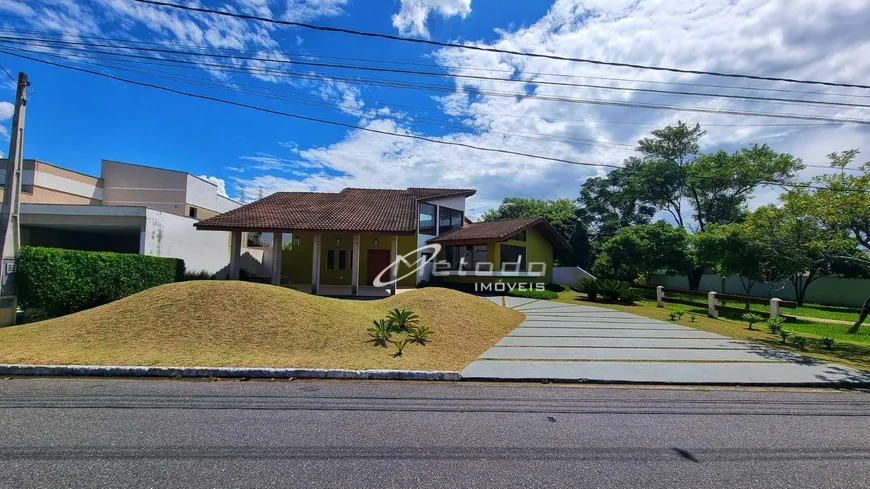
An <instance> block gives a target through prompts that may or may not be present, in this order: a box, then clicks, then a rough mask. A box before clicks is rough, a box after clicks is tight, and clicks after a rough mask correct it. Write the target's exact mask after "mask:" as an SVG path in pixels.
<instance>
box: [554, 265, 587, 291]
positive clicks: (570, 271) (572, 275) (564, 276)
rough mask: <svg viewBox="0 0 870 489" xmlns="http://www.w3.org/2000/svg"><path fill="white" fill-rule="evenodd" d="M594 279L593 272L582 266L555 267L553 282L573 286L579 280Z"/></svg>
mask: <svg viewBox="0 0 870 489" xmlns="http://www.w3.org/2000/svg"><path fill="white" fill-rule="evenodd" d="M587 278H590V279H594V278H595V276H593V275H592V274H591V273H589V272H587V271H586V270H583V269H582V268H580V267H553V283H554V284H559V285H567V286H569V287H573V286H574V284H576V283H577V281H578V280H581V279H587Z"/></svg>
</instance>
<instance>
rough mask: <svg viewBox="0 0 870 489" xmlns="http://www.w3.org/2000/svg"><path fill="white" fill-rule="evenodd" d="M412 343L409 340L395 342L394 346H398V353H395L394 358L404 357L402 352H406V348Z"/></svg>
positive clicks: (403, 339)
mask: <svg viewBox="0 0 870 489" xmlns="http://www.w3.org/2000/svg"><path fill="white" fill-rule="evenodd" d="M410 342H411V341H410V340H409V339H408V338H402V339H401V340H395V341H393V344H394V345H396V353H393V357H400V356H402V352H403V351H404V350H405V347H406V346H408V343H410Z"/></svg>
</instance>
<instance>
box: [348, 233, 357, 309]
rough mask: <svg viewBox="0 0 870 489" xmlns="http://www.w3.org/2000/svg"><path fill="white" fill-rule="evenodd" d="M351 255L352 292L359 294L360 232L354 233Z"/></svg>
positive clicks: (352, 293)
mask: <svg viewBox="0 0 870 489" xmlns="http://www.w3.org/2000/svg"><path fill="white" fill-rule="evenodd" d="M350 255H351V262H350V294H351V295H359V234H354V235H353V248H351V252H350Z"/></svg>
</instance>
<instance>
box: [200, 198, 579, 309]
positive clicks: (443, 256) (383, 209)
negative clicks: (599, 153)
mask: <svg viewBox="0 0 870 489" xmlns="http://www.w3.org/2000/svg"><path fill="white" fill-rule="evenodd" d="M475 193H476V191H475V190H472V189H441V188H408V189H404V190H400V189H362V188H347V189H344V190H342V191H341V192H337V193H325V192H278V193H275V194H272V195H270V196H268V197H266V198H264V199H262V200H259V201H256V202H253V203H250V204H247V205H245V206H242V207H239V208H238V209H233V210H231V211H228V212H226V213H224V214H221V215H219V216H215V217H212V218H209V219H204V220H202V221H200V222H198V223H196V228H197V229H198V230H201V231H223V232H230V233H232V243H233V247H232V254H231V258H230V260H231V261H230V278H238V276H239V272H240V269H241V268H242V267H241V265H240V262H239V260H238V258H237V257H238V256H239V253H240V252H241V243H242V236H243V234H244V233H252V232H261V233H272V235H273V239H272V245H271V246H272V249H271V252H270V253H267V255H268V256H269V258H268V259H267V261H268V264H269V268H270V272H271V280H272V283H273V284H276V285H288V286H291V287H294V288H297V289H300V290H304V291H309V292H311V293H314V294H324V295H361V294H362V295H384V294H387V293H389V294H395V293H396V292H397V289H398V288H400V287H401V288H411V287H415V286H416V285H417V284H418V283H419V282H420V281H421V280H430V279H431V278H432V275H433V272H436V275H441V276H443V280H444V281H446V282H454V283H458V282H464V281H469V280H472V278H470V277H469V273H468V272H469V269H468V267H469V266H470V264H474V265H475V266H476V264H478V263H483V262H492V265H493V267H494V268H498V269H500V267H501V266H502V263H503V262H504V263H507V262H508V261H510V262H511V263H513V268H512V269H511V272H512V273H505V274H502V273H501V272H499V271H494V272H492V273H490V274H489V275H487V276H486V277H482V278H481V280H494V279H495V280H498V279H507V280H522V279H528V278H530V277H533V278H535V279H536V280H540V281H550V280H551V278H552V271H551V269H552V264H553V252H554V251H561V250H564V249H568V244H567V243H566V242H565V240H564V239H562V237H561V236H559V234H558V233H557V232H556V231H555V230H554V229H553V228H552V226H550V225H549V223H547V221H546V220H545V219H542V218H538V219H509V220H503V221H495V222H485V223H472V222H470V221H469V220H467V219H466V216H465V208H466V206H465V201H466V199H467V198H469V197H471V196H473V195H474V194H475ZM285 240H286V242H285ZM433 245H438V247H441V250H440V251H439V253H438V255H437V256H434V257H433V256H432V255H433V253H434V251H435V248H436V247H435V246H433ZM463 257H465V258H467V259H466V260H465V261H463V260H462V259H461V258H463ZM436 259H438V260H444V261H446V262H447V265H446V266H442V268H452V270H448V272H451V271H452V272H455V273H446V274H441V273H440V272H439V271H437V270H435V269H434V264H433V263H432V262H433V261H436ZM530 261H531V262H536V261H537V262H541V263H543V264H544V265H545V268H546V270H545V271H543V272H542V271H535V270H532V271H530V270H527V269H526V268H527V266H528V263H529V262H530ZM425 262H428V265H426V266H418V265H420V264H421V263H425ZM393 264H396V265H395V266H394V265H393ZM384 272H388V273H384ZM385 275H386V276H385ZM378 280H379V281H380V282H388V285H385V286H381V287H378V286H376V284H378Z"/></svg>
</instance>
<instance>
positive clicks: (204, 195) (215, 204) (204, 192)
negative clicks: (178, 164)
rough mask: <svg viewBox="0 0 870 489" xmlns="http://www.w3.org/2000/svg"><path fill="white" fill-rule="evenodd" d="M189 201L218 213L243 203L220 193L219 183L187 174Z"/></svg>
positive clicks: (193, 204)
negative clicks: (218, 191) (218, 189)
mask: <svg viewBox="0 0 870 489" xmlns="http://www.w3.org/2000/svg"><path fill="white" fill-rule="evenodd" d="M186 189H187V197H186V199H187V203H188V204H190V205H192V206H194V207H199V208H200V209H207V210H210V211H213V212H217V213H224V212H227V211H230V210H233V209H235V208H236V207H240V206H241V204H240V203H238V202H236V201H234V200H232V199H228V198H226V197H224V196H221V195H218V193H217V185H215V184H213V183H211V182H209V181H208V180H203V179H201V178H199V177H195V176H193V175H190V174H188V175H187V184H186Z"/></svg>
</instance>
